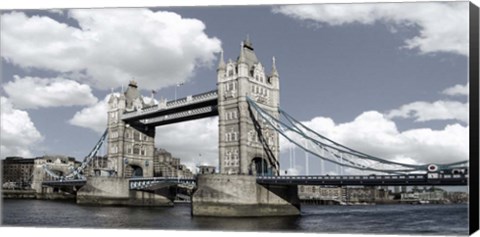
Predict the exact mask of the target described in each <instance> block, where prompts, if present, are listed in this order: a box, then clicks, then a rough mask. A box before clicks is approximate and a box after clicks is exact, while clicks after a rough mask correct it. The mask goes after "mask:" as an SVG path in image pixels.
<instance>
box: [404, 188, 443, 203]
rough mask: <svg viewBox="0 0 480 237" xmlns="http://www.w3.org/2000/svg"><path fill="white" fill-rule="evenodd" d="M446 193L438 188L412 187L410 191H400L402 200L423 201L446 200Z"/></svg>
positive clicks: (436, 201) (438, 201)
mask: <svg viewBox="0 0 480 237" xmlns="http://www.w3.org/2000/svg"><path fill="white" fill-rule="evenodd" d="M446 197H447V193H446V192H445V191H444V190H443V189H440V188H433V187H432V188H430V189H427V188H424V189H423V190H422V189H418V188H417V187H414V188H413V189H412V191H411V192H407V193H402V194H401V201H402V202H425V203H443V202H445V201H446Z"/></svg>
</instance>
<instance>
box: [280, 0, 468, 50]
mask: <svg viewBox="0 0 480 237" xmlns="http://www.w3.org/2000/svg"><path fill="white" fill-rule="evenodd" d="M273 12H275V13H282V14H284V15H287V16H289V17H292V18H295V19H299V20H310V21H314V22H319V23H325V24H328V25H331V26H339V25H344V24H353V23H359V24H373V23H375V22H385V23H388V24H390V25H389V27H391V26H392V25H400V26H418V27H419V34H418V35H416V36H414V37H412V38H409V39H406V40H405V47H406V48H409V49H418V50H420V52H421V53H433V52H450V53H457V54H461V55H466V56H468V49H469V47H468V42H469V41H468V3H467V2H455V3H434V2H432V3H374V4H334V5H333V4H318V5H290V6H280V7H275V8H273ZM392 32H395V31H392Z"/></svg>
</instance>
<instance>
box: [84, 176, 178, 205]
mask: <svg viewBox="0 0 480 237" xmlns="http://www.w3.org/2000/svg"><path fill="white" fill-rule="evenodd" d="M173 199H174V193H173V192H171V190H170V188H169V187H165V188H163V189H159V190H156V191H155V192H144V191H136V190H130V188H129V182H128V179H125V178H114V177H101V176H98V177H89V178H88V180H87V183H86V184H85V186H83V187H82V188H81V189H79V190H78V192H77V203H78V204H98V205H125V206H173Z"/></svg>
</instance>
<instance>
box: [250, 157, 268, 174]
mask: <svg viewBox="0 0 480 237" xmlns="http://www.w3.org/2000/svg"><path fill="white" fill-rule="evenodd" d="M250 173H251V174H252V175H257V176H265V175H271V173H272V168H271V166H270V165H269V164H268V161H267V160H266V159H265V158H262V157H259V156H255V157H254V158H253V159H252V160H251V161H250Z"/></svg>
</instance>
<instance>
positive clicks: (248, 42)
mask: <svg viewBox="0 0 480 237" xmlns="http://www.w3.org/2000/svg"><path fill="white" fill-rule="evenodd" d="M245 46H247V47H248V48H252V42H251V41H250V35H249V34H247V38H246V39H245Z"/></svg>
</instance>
